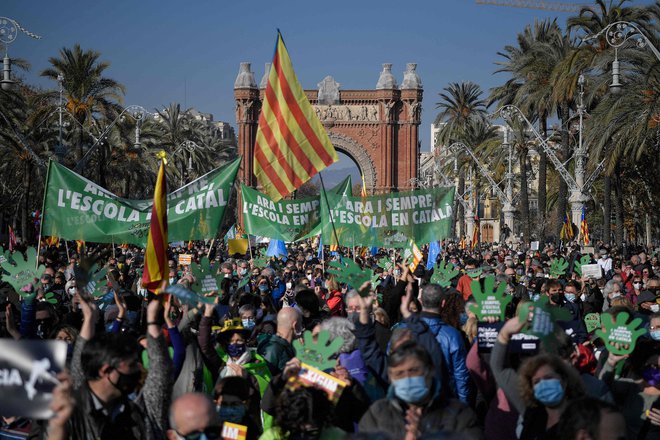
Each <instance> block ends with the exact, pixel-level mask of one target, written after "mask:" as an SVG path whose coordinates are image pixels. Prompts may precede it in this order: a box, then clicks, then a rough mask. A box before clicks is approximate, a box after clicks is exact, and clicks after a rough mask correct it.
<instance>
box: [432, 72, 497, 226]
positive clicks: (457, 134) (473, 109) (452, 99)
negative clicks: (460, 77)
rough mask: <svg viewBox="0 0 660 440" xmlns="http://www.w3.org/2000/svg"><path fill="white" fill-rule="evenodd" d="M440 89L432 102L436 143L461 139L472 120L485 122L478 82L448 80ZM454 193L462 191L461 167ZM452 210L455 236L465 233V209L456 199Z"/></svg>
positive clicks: (440, 143)
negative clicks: (434, 103)
mask: <svg viewBox="0 0 660 440" xmlns="http://www.w3.org/2000/svg"><path fill="white" fill-rule="evenodd" d="M443 90H444V92H441V93H439V95H440V102H438V103H437V104H436V108H438V109H440V113H439V114H438V116H437V117H436V118H435V124H436V125H442V126H441V128H440V130H439V132H438V136H437V139H435V144H436V146H440V145H444V146H448V145H451V144H452V143H453V142H456V141H463V139H464V136H465V132H466V130H467V127H468V125H469V124H470V123H471V122H472V121H475V120H481V121H485V120H486V116H487V114H486V101H485V100H484V99H483V97H482V95H483V91H482V90H481V87H479V85H478V84H475V83H473V82H470V81H466V82H462V83H450V84H449V86H447V87H445V88H444V89H443ZM458 192H459V193H460V194H463V193H464V192H465V173H464V172H463V169H462V167H461V172H459V177H458ZM454 212H458V216H457V218H458V222H459V236H461V237H462V236H463V235H464V234H465V229H464V219H465V212H463V207H462V205H460V204H459V203H458V202H456V205H455V210H454Z"/></svg>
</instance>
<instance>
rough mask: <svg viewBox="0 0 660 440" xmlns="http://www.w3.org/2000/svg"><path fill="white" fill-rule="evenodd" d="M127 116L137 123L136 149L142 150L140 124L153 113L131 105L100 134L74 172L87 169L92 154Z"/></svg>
mask: <svg viewBox="0 0 660 440" xmlns="http://www.w3.org/2000/svg"><path fill="white" fill-rule="evenodd" d="M125 115H129V116H130V117H132V118H133V119H135V121H136V127H135V145H134V148H138V149H139V148H140V128H139V126H140V123H141V122H142V121H143V120H144V119H145V118H146V117H147V116H149V115H151V113H149V112H148V111H147V110H146V109H145V108H144V107H142V106H139V105H129V106H128V107H126V108H124V109H123V110H122V111H121V113H119V115H118V116H117V117H116V118H115V120H114V121H112V122H111V123H110V125H108V126H107V127H106V128H105V129H104V130H103V131H102V132H101V134H100V136H99V137H98V138H96V139H95V140H94V143H93V144H92V146H91V147H89V149H88V150H87V152H86V153H85V155H84V156H83V157H82V158H81V159H80V161H79V162H78V163H77V164H76V166H75V168H74V171H76V172H78V173H80V172H81V171H82V169H83V168H84V167H85V165H86V164H87V161H88V160H89V158H90V157H91V154H92V153H93V152H94V150H95V149H96V147H98V146H99V145H100V144H101V143H102V141H103V139H107V135H108V133H109V132H110V130H111V129H112V127H114V126H115V124H116V123H117V121H120V120H122V121H123V120H124V117H125Z"/></svg>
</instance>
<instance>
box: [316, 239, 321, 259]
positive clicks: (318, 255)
mask: <svg viewBox="0 0 660 440" xmlns="http://www.w3.org/2000/svg"><path fill="white" fill-rule="evenodd" d="M316 258H318V259H319V260H323V237H319V251H318V253H317V254H316Z"/></svg>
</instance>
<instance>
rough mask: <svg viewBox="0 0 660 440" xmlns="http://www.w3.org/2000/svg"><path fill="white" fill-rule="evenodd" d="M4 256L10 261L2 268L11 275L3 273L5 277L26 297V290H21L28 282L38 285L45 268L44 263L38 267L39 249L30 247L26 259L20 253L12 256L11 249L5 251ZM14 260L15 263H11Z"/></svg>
mask: <svg viewBox="0 0 660 440" xmlns="http://www.w3.org/2000/svg"><path fill="white" fill-rule="evenodd" d="M4 256H5V258H6V259H7V260H8V261H9V263H8V264H3V266H2V268H3V269H4V270H5V271H7V272H8V273H9V275H3V279H4V280H5V281H7V282H8V283H9V284H11V286H12V287H13V288H14V290H16V292H18V293H19V294H20V295H21V296H23V297H26V295H24V293H25V292H21V289H22V288H23V287H24V286H26V285H28V284H33V285H34V286H35V287H36V283H37V282H38V280H39V277H40V276H41V275H40V274H41V272H42V271H43V270H44V267H43V266H42V265H40V266H39V267H37V250H36V249H35V248H33V247H31V248H28V249H27V252H26V259H23V257H22V255H20V254H14V255H13V256H11V255H10V253H9V251H7V252H4ZM12 260H13V262H14V264H11V261H12ZM35 280H37V281H36V282H35Z"/></svg>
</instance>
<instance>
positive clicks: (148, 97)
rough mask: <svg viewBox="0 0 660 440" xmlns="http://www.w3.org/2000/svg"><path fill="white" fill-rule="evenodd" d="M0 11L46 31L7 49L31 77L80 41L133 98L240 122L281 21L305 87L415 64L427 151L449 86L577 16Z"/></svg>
mask: <svg viewBox="0 0 660 440" xmlns="http://www.w3.org/2000/svg"><path fill="white" fill-rule="evenodd" d="M566 2H568V0H566ZM575 3H578V1H575ZM580 3H583V2H580ZM643 3H647V2H643ZM0 15H2V16H7V17H11V18H13V19H16V20H17V21H19V22H20V23H21V24H22V25H23V26H24V27H25V28H27V29H28V30H30V31H32V32H34V33H36V34H39V35H42V36H43V39H42V40H33V39H30V38H28V37H27V36H26V35H24V34H19V36H18V38H17V40H16V41H15V42H14V43H13V44H12V45H11V46H10V48H9V51H10V56H13V57H20V58H24V59H26V60H28V61H29V62H30V63H31V64H32V70H31V71H30V72H29V73H27V74H25V76H26V77H27V79H28V80H29V81H30V82H32V83H36V84H39V85H41V86H43V87H50V88H55V87H56V84H53V83H52V82H49V81H46V80H44V79H43V78H40V77H39V72H41V71H42V70H43V69H44V68H46V67H47V66H48V58H49V57H51V56H56V55H57V53H58V50H59V49H60V48H62V47H65V46H66V47H71V46H73V45H74V44H75V43H80V44H81V45H82V47H83V48H85V49H88V48H89V49H94V50H97V51H99V52H101V54H102V59H103V60H107V61H110V62H111V67H110V68H109V69H108V70H107V76H109V77H112V78H114V79H116V80H118V81H119V82H121V83H123V84H124V85H125V86H126V88H127V94H126V99H125V102H124V104H125V105H129V104H139V105H142V106H144V107H146V108H148V109H153V108H154V107H161V106H164V105H167V104H168V103H170V102H180V103H182V104H184V103H185V104H186V105H187V106H188V107H195V108H197V109H198V110H200V111H202V112H208V113H213V114H214V116H215V119H216V120H223V121H228V122H230V123H231V124H232V125H234V124H235V116H234V101H233V83H234V79H235V78H236V74H237V72H238V66H239V63H240V62H242V61H248V62H251V63H252V68H253V71H255V76H256V78H257V81H259V79H260V78H261V76H262V74H263V69H264V63H265V62H268V61H270V58H271V57H272V54H273V47H274V43H275V37H276V29H277V28H279V29H280V30H281V31H282V34H283V36H284V39H285V42H286V44H287V47H288V49H289V52H290V54H291V58H292V60H293V64H294V68H295V70H296V73H297V75H298V78H299V79H300V81H301V83H302V85H303V87H305V88H307V89H312V88H316V84H317V83H318V82H319V81H320V80H321V79H323V77H325V76H326V75H332V76H333V77H334V78H335V79H336V80H337V81H338V82H339V83H341V85H342V87H343V88H345V89H360V88H374V87H375V85H376V82H377V80H378V74H379V72H380V70H381V64H382V63H385V62H389V63H393V64H394V67H393V72H394V73H395V76H396V77H397V80H398V82H399V83H400V82H401V80H402V78H403V71H404V69H405V65H406V63H408V62H416V63H417V64H418V67H417V70H418V72H419V75H420V77H421V79H422V82H423V85H424V101H423V121H422V125H421V126H420V134H421V140H422V150H428V148H429V142H430V134H429V133H430V124H431V122H432V121H433V119H434V117H435V115H436V110H435V104H436V102H437V101H438V96H437V95H438V93H439V92H440V91H441V89H442V88H443V87H445V86H447V84H448V83H450V82H459V81H466V80H471V81H475V82H477V83H479V84H480V85H481V86H482V88H483V89H484V90H485V91H486V92H487V91H488V89H490V88H491V87H493V86H495V85H497V84H500V83H502V82H504V81H505V80H506V76H505V75H503V74H497V75H494V74H493V72H494V70H495V69H496V66H495V64H494V63H495V62H496V61H497V60H498V56H497V51H498V50H501V49H502V48H503V47H504V46H505V45H507V44H513V43H515V37H516V33H517V32H519V31H521V30H522V29H523V28H524V26H525V25H527V24H529V23H533V22H534V20H535V19H544V18H549V17H550V18H552V17H558V21H559V23H560V24H561V25H562V26H563V24H564V23H565V21H566V18H567V17H568V16H569V14H567V13H557V12H547V11H540V10H534V9H521V8H510V7H497V6H487V5H478V4H476V3H475V2H474V1H473V0H435V1H427V0H420V1H415V2H406V1H397V2H392V1H383V0H381V1H372V0H352V1H346V0H335V1H332V2H325V1H324V2H321V1H314V0H306V1H300V0H290V1H288V0H283V1H260V0H259V1H250V2H247V1H235V2H229V1H222V0H215V1H212V0H200V1H194V0H191V1H188V2H182V1H170V0H161V1H155V0H142V1H134V0H133V1H128V0H114V1H89V0H87V1H82V0H68V1H52V0H48V1H46V0H41V1H37V0H29V1H26V0H3V8H2V9H0Z"/></svg>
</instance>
